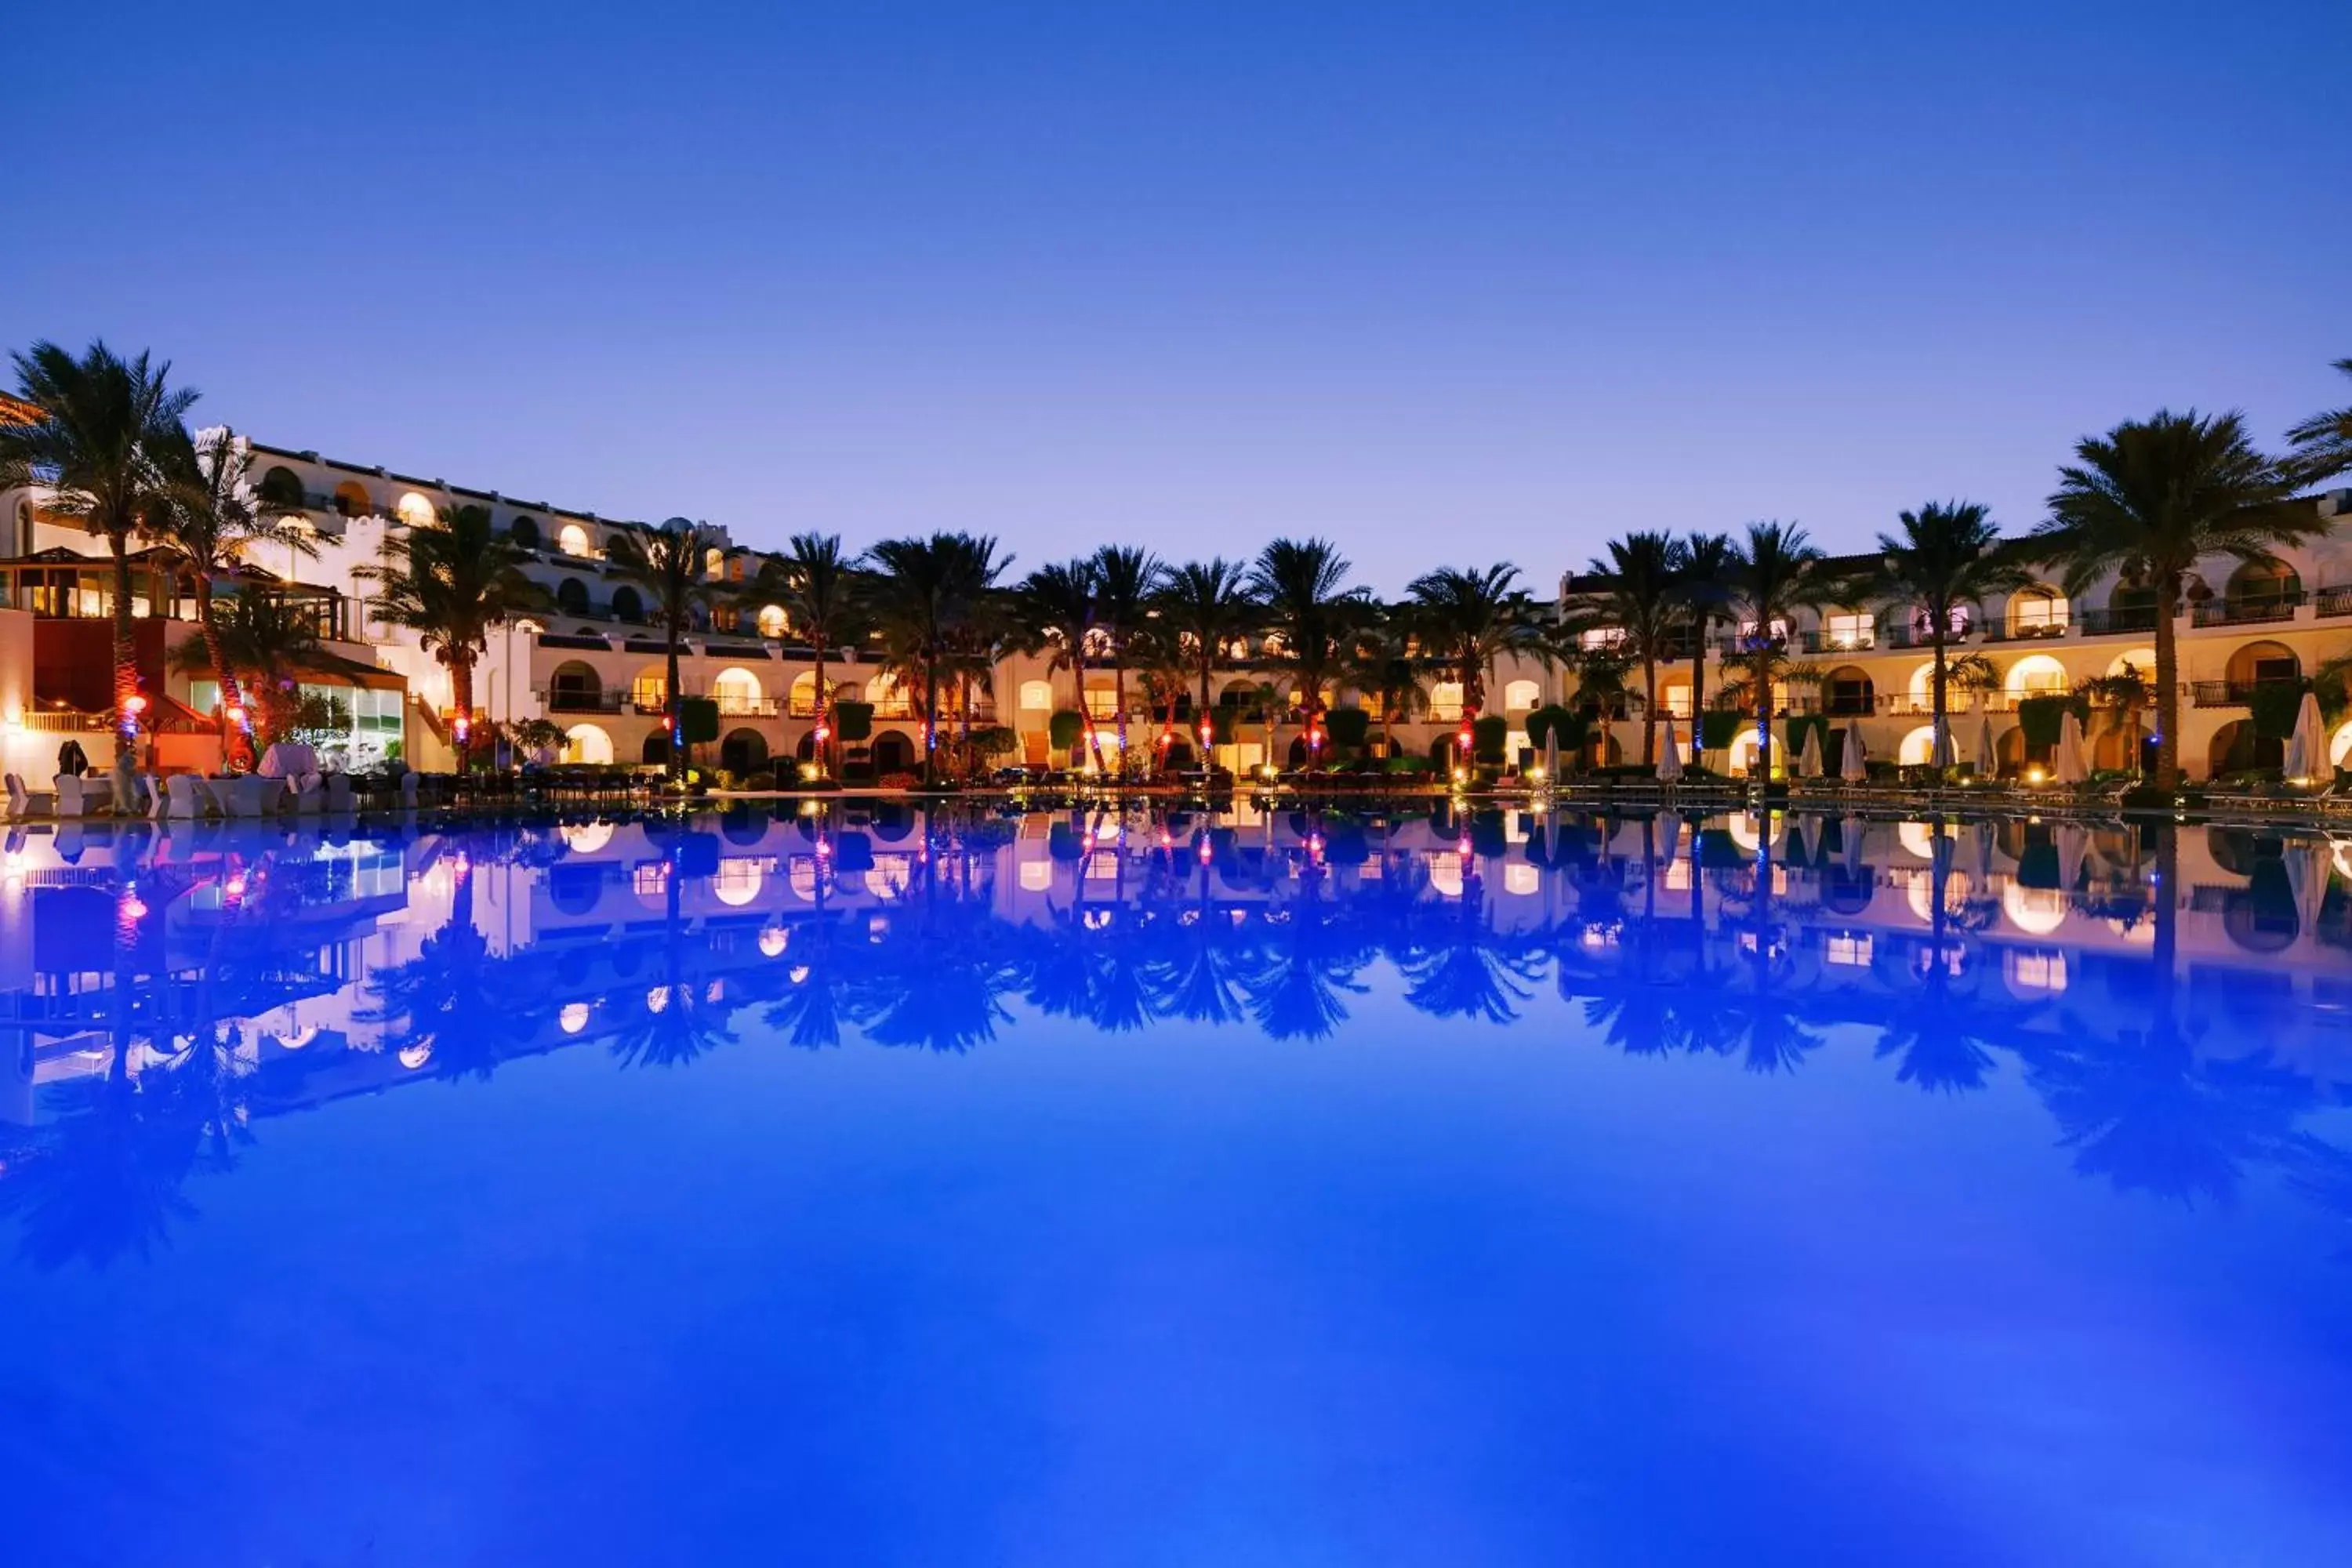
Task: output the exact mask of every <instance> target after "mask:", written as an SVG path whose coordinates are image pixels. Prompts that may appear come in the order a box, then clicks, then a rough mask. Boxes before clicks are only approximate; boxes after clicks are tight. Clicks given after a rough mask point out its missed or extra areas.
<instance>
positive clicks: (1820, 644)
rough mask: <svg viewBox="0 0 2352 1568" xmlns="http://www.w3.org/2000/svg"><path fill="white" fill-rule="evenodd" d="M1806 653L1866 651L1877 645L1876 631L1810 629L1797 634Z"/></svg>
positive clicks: (1798, 641) (1800, 645)
mask: <svg viewBox="0 0 2352 1568" xmlns="http://www.w3.org/2000/svg"><path fill="white" fill-rule="evenodd" d="M1797 643H1798V646H1799V647H1802V648H1803V649H1804V650H1805V651H1806V652H1807V653H1867V652H1869V651H1870V650H1871V649H1872V648H1874V647H1877V646H1878V634H1877V632H1876V631H1874V630H1873V631H1847V632H1835V631H1811V632H1800V633H1798V634H1797Z"/></svg>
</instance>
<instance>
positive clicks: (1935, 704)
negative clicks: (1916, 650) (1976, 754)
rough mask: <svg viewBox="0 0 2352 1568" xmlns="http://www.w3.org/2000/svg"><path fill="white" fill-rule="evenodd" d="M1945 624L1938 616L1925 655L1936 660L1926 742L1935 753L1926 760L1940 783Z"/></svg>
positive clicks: (1931, 677)
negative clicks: (1933, 769)
mask: <svg viewBox="0 0 2352 1568" xmlns="http://www.w3.org/2000/svg"><path fill="white" fill-rule="evenodd" d="M1945 625H1946V618H1945V617H1944V616H1937V620H1936V628H1935V630H1934V631H1933V632H1932V633H1930V634H1929V635H1928V637H1927V657H1928V658H1932V659H1934V660H1935V661H1936V662H1935V664H1934V665H1933V666H1932V667H1931V671H1930V673H1929V675H1928V677H1927V693H1928V695H1927V715H1928V717H1927V743H1928V744H1929V745H1930V746H1932V747H1933V748H1934V749H1935V754H1934V755H1933V756H1931V757H1929V758H1928V759H1927V761H1928V762H1929V763H1931V764H1932V765H1933V766H1934V768H1935V771H1936V782H1937V783H1938V784H1941V783H1942V782H1943V779H1944V733H1945V724H1946V722H1947V719H1946V715H1945V709H1946V698H1945V684H1944V683H1945V680H1946V679H1947V677H1946V671H1945V669H1944V626H1945ZM1897 760H1898V761H1899V760H1900V759H1899V758H1898V759H1897ZM1978 782H1979V783H1982V782H1983V781H1982V780H1979V781H1978Z"/></svg>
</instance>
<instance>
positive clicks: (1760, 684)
mask: <svg viewBox="0 0 2352 1568" xmlns="http://www.w3.org/2000/svg"><path fill="white" fill-rule="evenodd" d="M1750 679H1753V680H1754V681H1755V682H1756V777H1757V779H1758V781H1759V782H1760V783H1763V784H1770V783H1771V782H1772V658H1771V655H1770V653H1769V650H1767V649H1765V648H1763V647H1759V648H1758V649H1757V650H1756V667H1755V668H1754V669H1753V670H1752V671H1750Z"/></svg>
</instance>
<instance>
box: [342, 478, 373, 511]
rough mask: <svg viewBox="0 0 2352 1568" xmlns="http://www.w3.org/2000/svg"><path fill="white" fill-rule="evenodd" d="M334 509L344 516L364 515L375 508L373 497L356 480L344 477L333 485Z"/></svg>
mask: <svg viewBox="0 0 2352 1568" xmlns="http://www.w3.org/2000/svg"><path fill="white" fill-rule="evenodd" d="M335 510H337V511H339V512H341V513H342V514H343V515H344V516H345V517H365V516H367V515H368V514H369V513H371V512H373V511H374V510H375V498H373V496H371V495H369V494H368V493H367V487H366V486H365V485H362V484H361V483H360V482H359V481H358V480H356V479H345V480H344V481H343V482H342V483H341V484H339V485H337V486H336V487H335Z"/></svg>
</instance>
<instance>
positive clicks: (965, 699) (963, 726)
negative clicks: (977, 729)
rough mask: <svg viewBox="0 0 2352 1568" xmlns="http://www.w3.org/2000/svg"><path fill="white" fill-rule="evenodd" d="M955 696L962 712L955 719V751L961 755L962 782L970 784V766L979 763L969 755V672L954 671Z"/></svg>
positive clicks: (964, 670) (967, 670)
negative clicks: (960, 702) (958, 699)
mask: <svg viewBox="0 0 2352 1568" xmlns="http://www.w3.org/2000/svg"><path fill="white" fill-rule="evenodd" d="M956 695H957V696H958V697H959V698H961V700H962V703H963V711H962V712H961V713H960V714H958V715H957V717H956V750H957V751H958V752H961V765H962V768H963V782H964V783H966V784H970V783H971V774H972V764H973V763H976V762H978V761H979V759H978V758H976V757H974V756H973V755H972V754H971V670H969V669H960V670H958V671H956Z"/></svg>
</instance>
